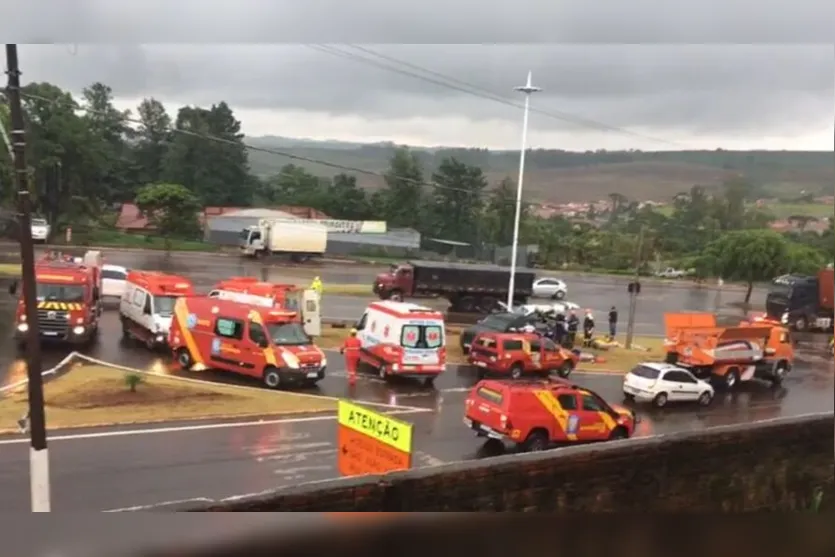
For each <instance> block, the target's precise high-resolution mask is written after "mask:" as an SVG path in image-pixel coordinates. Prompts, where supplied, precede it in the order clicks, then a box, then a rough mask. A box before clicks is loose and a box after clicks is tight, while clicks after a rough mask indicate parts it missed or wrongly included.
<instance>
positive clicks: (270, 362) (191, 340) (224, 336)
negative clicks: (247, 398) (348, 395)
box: [168, 297, 328, 389]
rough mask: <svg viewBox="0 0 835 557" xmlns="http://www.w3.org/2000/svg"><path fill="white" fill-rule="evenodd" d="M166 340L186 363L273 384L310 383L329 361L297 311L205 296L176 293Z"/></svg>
mask: <svg viewBox="0 0 835 557" xmlns="http://www.w3.org/2000/svg"><path fill="white" fill-rule="evenodd" d="M168 343H169V345H170V346H171V349H172V351H173V352H174V355H175V357H176V359H177V362H178V363H179V364H180V365H181V366H182V367H183V368H184V369H187V370H195V371H197V370H202V369H207V368H212V369H219V370H223V371H231V372H233V373H239V374H241V375H248V376H250V377H256V378H258V379H260V380H261V381H263V382H264V384H265V385H266V386H267V387H269V388H271V389H276V388H279V387H284V386H286V385H289V384H293V383H301V384H305V385H314V384H315V383H316V382H318V381H320V380H321V379H323V378H324V377H325V368H326V367H327V363H328V362H327V358H325V354H324V352H322V350H321V349H320V348H319V347H318V346H316V345H315V344H313V340H312V339H311V338H310V337H309V336H308V335H307V334H306V333H305V332H304V329H303V328H302V326H301V323H299V318H298V315H297V314H296V313H295V312H292V311H287V310H279V309H272V308H265V307H260V306H252V305H248V304H241V303H238V302H232V301H229V300H218V299H215V298H208V297H182V298H179V299H177V301H176V303H175V304H174V320H173V321H172V323H171V331H170V332H169V334H168Z"/></svg>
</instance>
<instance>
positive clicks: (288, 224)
mask: <svg viewBox="0 0 835 557" xmlns="http://www.w3.org/2000/svg"><path fill="white" fill-rule="evenodd" d="M327 245H328V228H327V227H326V226H324V225H322V224H318V223H314V222H304V221H287V220H278V219H261V220H260V221H258V224H257V225H254V226H249V227H247V228H244V229H243V230H241V236H240V249H241V254H242V255H244V256H246V257H253V258H256V259H257V258H259V257H266V256H271V255H273V256H288V257H289V258H290V259H291V260H293V261H295V262H297V263H302V262H305V261H308V260H310V259H312V258H315V257H321V256H322V255H324V253H325V249H326V248H327Z"/></svg>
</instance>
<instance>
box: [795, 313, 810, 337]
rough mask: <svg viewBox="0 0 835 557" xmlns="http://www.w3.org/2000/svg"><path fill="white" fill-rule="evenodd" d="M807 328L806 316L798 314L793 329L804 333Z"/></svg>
mask: <svg viewBox="0 0 835 557" xmlns="http://www.w3.org/2000/svg"><path fill="white" fill-rule="evenodd" d="M808 329H809V322H808V321H807V320H806V317H804V316H800V317H798V318H797V319H796V320H795V322H794V330H795V331H797V332H798V333H805V332H806V331H807V330H808Z"/></svg>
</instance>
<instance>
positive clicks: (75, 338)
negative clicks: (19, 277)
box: [9, 251, 102, 348]
mask: <svg viewBox="0 0 835 557" xmlns="http://www.w3.org/2000/svg"><path fill="white" fill-rule="evenodd" d="M101 268H102V255H101V252H99V251H88V252H87V253H85V254H84V256H83V257H81V258H77V257H73V256H70V255H64V254H61V253H55V252H49V253H47V254H46V255H45V256H44V257H43V258H42V259H40V260H38V261H36V262H35V281H36V283H37V291H36V299H37V304H38V308H37V309H38V331H39V333H40V338H41V339H43V340H45V341H53V342H58V343H67V344H70V345H75V346H77V345H88V344H91V343H93V342H95V340H96V338H97V336H98V332H99V318H100V317H101V311H102V307H101ZM17 291H18V285H17V283H14V284H12V286H11V288H10V289H9V292H10V293H11V294H12V295H16V294H17ZM20 294H21V296H20V299H19V301H18V304H17V311H16V312H15V333H14V334H15V341H16V342H17V345H18V347H19V348H24V347H25V346H26V341H27V339H28V333H29V323H28V322H27V319H28V318H27V315H26V304H25V302H24V300H23V296H22V292H21V293H20Z"/></svg>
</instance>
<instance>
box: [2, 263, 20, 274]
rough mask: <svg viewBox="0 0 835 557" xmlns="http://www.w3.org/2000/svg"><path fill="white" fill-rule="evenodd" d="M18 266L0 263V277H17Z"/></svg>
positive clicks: (18, 272)
mask: <svg viewBox="0 0 835 557" xmlns="http://www.w3.org/2000/svg"><path fill="white" fill-rule="evenodd" d="M19 276H20V264H18V263H0V277H19Z"/></svg>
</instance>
